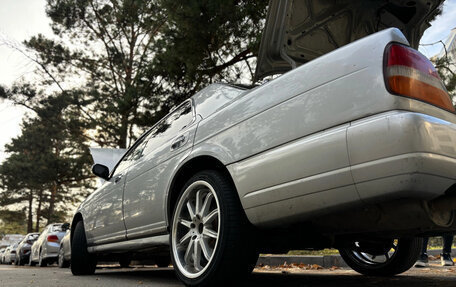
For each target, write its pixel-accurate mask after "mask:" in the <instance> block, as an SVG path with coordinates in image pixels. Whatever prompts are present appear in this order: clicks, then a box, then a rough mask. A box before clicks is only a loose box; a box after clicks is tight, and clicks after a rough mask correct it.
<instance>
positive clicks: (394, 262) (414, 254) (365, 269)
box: [339, 238, 423, 276]
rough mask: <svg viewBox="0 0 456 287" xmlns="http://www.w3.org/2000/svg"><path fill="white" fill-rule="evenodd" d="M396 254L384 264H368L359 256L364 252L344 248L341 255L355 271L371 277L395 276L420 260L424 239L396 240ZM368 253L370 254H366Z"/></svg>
mask: <svg viewBox="0 0 456 287" xmlns="http://www.w3.org/2000/svg"><path fill="white" fill-rule="evenodd" d="M396 242H397V243H396V245H395V246H396V248H395V252H394V253H393V254H392V255H391V257H390V258H388V259H386V260H385V262H382V263H372V262H370V263H368V262H366V261H365V260H363V259H362V258H361V256H360V255H359V254H360V253H359V252H360V251H361V252H362V250H359V249H358V250H355V248H342V249H339V253H340V255H341V256H342V258H343V259H344V261H345V262H346V263H347V265H348V266H350V267H351V268H352V269H353V270H355V271H357V272H359V273H361V274H364V275H370V276H394V275H397V274H400V273H403V272H405V271H407V270H409V269H410V268H411V267H412V266H413V265H414V264H415V262H416V260H417V259H418V257H419V255H420V253H421V248H422V245H423V239H422V238H400V239H397V240H396ZM366 253H368V252H366Z"/></svg>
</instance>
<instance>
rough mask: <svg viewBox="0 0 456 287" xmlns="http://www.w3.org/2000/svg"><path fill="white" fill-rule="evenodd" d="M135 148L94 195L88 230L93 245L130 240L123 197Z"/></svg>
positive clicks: (87, 216)
mask: <svg viewBox="0 0 456 287" xmlns="http://www.w3.org/2000/svg"><path fill="white" fill-rule="evenodd" d="M137 145H138V144H137V143H135V145H134V146H133V147H132V148H131V149H130V150H128V151H127V153H126V154H125V155H124V156H123V157H122V159H121V160H120V161H119V163H118V164H117V165H116V167H115V168H114V170H113V171H112V172H111V177H110V178H109V180H107V181H105V182H104V183H103V185H102V186H101V187H100V188H99V189H98V190H97V191H96V192H95V193H94V194H93V195H92V196H93V198H92V199H91V200H90V205H88V206H86V207H85V210H86V212H87V215H86V216H85V221H84V227H85V229H86V230H85V231H86V236H87V243H88V244H89V245H99V244H106V243H111V242H118V241H122V240H125V239H126V233H125V224H124V220H123V206H122V196H123V189H124V185H125V178H126V173H127V169H128V167H129V165H130V163H131V159H132V155H133V154H134V152H135V150H136V149H135V148H136V146H137Z"/></svg>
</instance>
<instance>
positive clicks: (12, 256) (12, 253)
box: [4, 243, 19, 264]
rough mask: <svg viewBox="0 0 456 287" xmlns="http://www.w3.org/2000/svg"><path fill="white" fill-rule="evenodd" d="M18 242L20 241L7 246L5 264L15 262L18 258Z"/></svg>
mask: <svg viewBox="0 0 456 287" xmlns="http://www.w3.org/2000/svg"><path fill="white" fill-rule="evenodd" d="M18 244H19V243H14V244H13V245H10V246H8V247H7V248H6V251H5V259H4V263H5V264H13V263H14V261H15V260H16V248H17V246H18Z"/></svg>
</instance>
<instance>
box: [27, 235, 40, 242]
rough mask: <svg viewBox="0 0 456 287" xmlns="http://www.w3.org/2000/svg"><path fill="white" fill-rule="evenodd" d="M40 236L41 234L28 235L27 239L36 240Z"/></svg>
mask: <svg viewBox="0 0 456 287" xmlns="http://www.w3.org/2000/svg"><path fill="white" fill-rule="evenodd" d="M38 236H40V235H39V234H31V235H29V236H28V237H27V240H31V241H35V240H36V239H37V238H38Z"/></svg>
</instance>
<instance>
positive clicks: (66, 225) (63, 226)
mask: <svg viewBox="0 0 456 287" xmlns="http://www.w3.org/2000/svg"><path fill="white" fill-rule="evenodd" d="M68 229H70V224H69V223H64V224H62V231H67V230H68Z"/></svg>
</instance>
